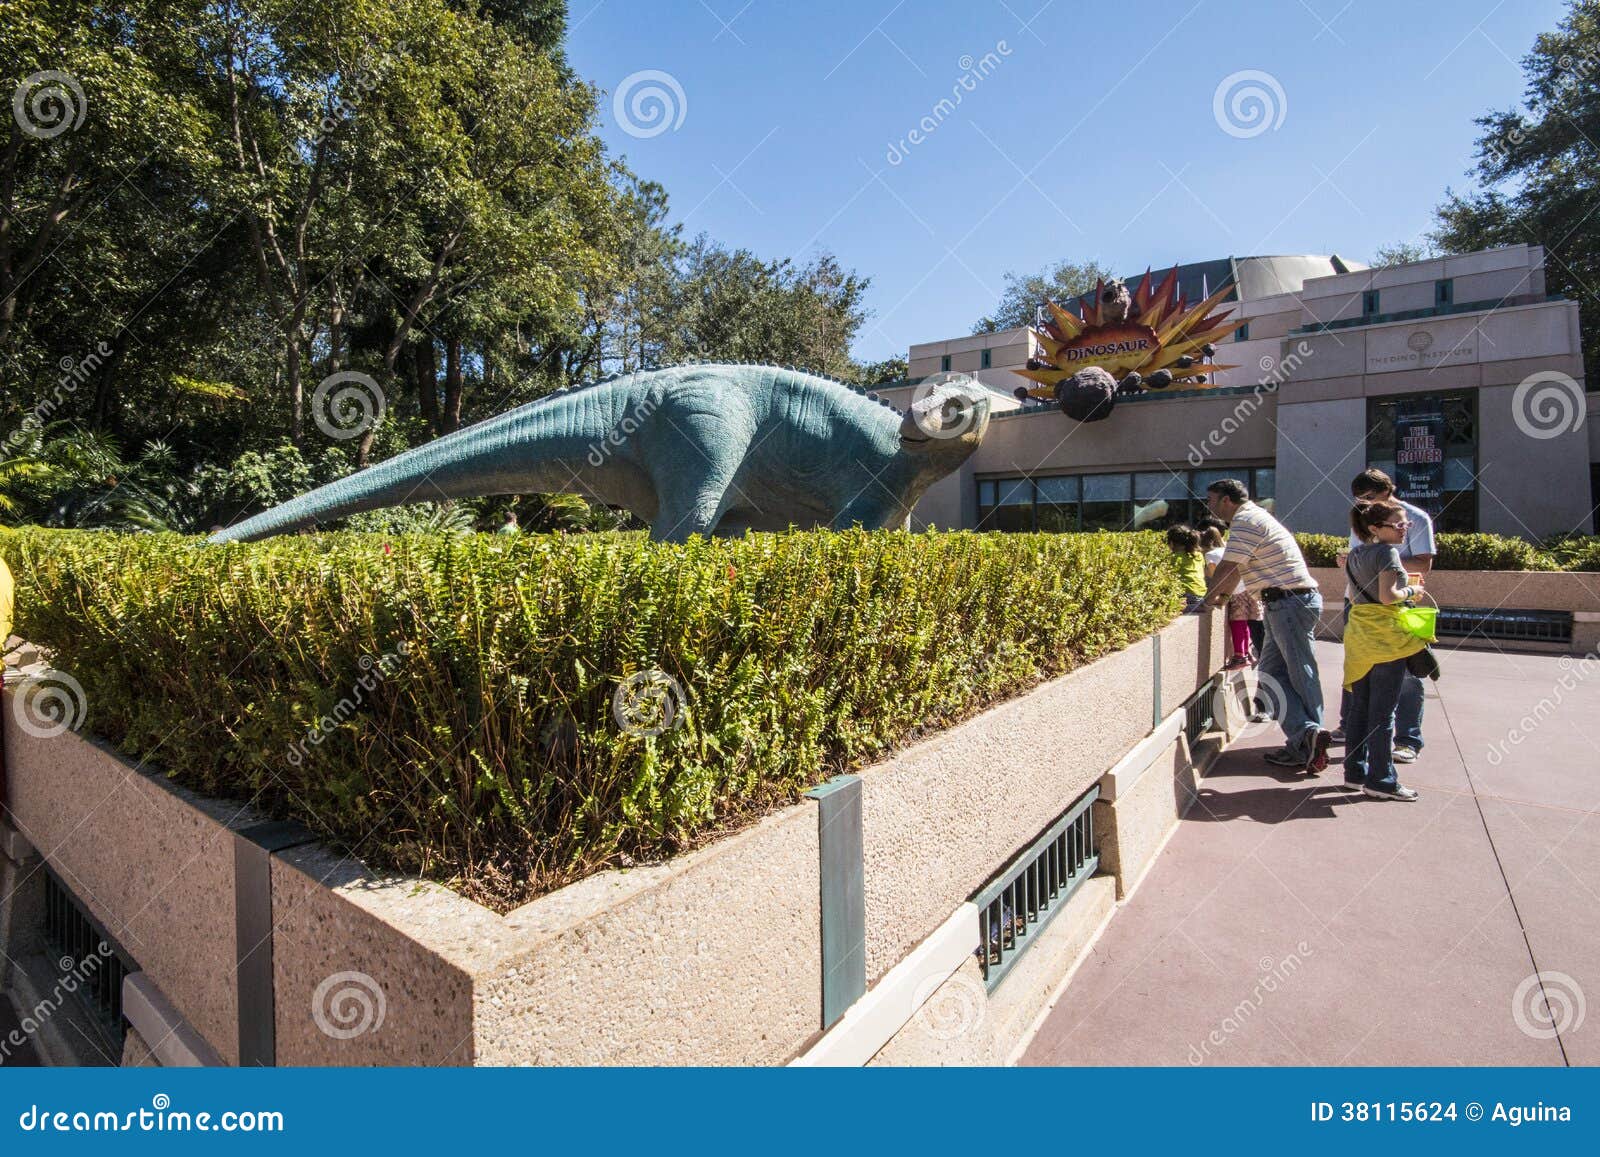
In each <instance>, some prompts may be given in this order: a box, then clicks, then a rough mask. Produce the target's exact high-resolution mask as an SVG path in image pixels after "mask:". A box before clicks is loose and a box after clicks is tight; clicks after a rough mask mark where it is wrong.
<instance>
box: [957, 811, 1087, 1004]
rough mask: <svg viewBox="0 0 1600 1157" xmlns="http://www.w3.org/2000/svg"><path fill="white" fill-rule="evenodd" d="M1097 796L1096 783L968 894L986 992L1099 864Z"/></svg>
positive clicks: (1003, 975)
mask: <svg viewBox="0 0 1600 1157" xmlns="http://www.w3.org/2000/svg"><path fill="white" fill-rule="evenodd" d="M1098 798H1100V787H1099V785H1098V784H1097V785H1095V786H1094V787H1092V788H1090V789H1089V790H1088V791H1087V792H1086V793H1084V795H1083V796H1082V797H1081V798H1080V799H1079V800H1078V801H1077V802H1076V803H1074V804H1073V805H1072V806H1071V807H1070V808H1068V809H1067V810H1066V812H1065V814H1063V815H1062V816H1061V818H1060V819H1058V820H1056V821H1055V822H1054V823H1052V824H1051V825H1050V826H1049V827H1048V828H1046V829H1045V830H1044V834H1042V835H1041V836H1040V837H1039V838H1038V839H1037V840H1035V841H1034V842H1033V843H1032V844H1031V845H1029V846H1028V847H1027V848H1026V849H1024V850H1023V851H1022V852H1021V853H1020V854H1019V855H1017V856H1016V857H1015V858H1013V859H1012V861H1011V862H1010V863H1009V864H1008V865H1007V866H1006V867H1005V868H1003V869H1002V870H1001V871H1000V874H999V875H997V876H996V877H995V878H994V879H993V880H991V881H990V882H989V883H987V884H985V885H984V886H983V887H982V888H980V889H979V890H978V892H977V893H976V894H975V895H974V896H973V897H972V902H973V903H974V904H976V905H977V906H978V959H979V961H980V962H981V964H982V967H983V980H984V984H985V985H986V986H987V987H988V989H989V991H991V992H993V991H994V988H995V986H996V985H998V984H999V983H1000V981H1001V980H1003V979H1004V978H1005V975H1006V973H1007V972H1009V971H1010V970H1011V967H1012V966H1013V965H1014V964H1016V962H1017V959H1018V957H1020V956H1021V955H1022V953H1023V952H1025V951H1026V950H1027V948H1028V946H1029V945H1031V944H1032V943H1033V942H1034V940H1036V939H1037V938H1038V935H1039V933H1040V932H1041V931H1042V930H1043V929H1044V926H1045V925H1046V924H1048V923H1049V922H1050V920H1051V919H1052V918H1053V917H1054V916H1055V914H1056V913H1057V912H1059V911H1061V909H1062V908H1064V907H1066V904H1067V900H1068V899H1070V898H1071V896H1072V894H1073V893H1074V892H1075V891H1077V890H1078V885H1080V884H1082V883H1083V882H1084V881H1085V880H1087V879H1088V878H1089V877H1090V876H1092V875H1094V873H1095V869H1097V868H1098V867H1099V866H1100V856H1099V853H1098V852H1097V851H1096V849H1095V839H1094V811H1093V808H1092V806H1091V805H1092V804H1093V803H1094V801H1095V800H1097V799H1098Z"/></svg>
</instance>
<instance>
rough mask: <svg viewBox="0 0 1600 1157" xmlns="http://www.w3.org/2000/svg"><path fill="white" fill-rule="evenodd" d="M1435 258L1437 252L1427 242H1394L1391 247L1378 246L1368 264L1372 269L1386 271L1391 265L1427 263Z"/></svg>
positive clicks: (1435, 248) (1432, 245) (1434, 247)
mask: <svg viewBox="0 0 1600 1157" xmlns="http://www.w3.org/2000/svg"><path fill="white" fill-rule="evenodd" d="M1437 256H1439V250H1438V248H1437V247H1436V246H1435V245H1434V244H1433V243H1432V242H1431V241H1429V240H1423V241H1421V242H1417V241H1396V242H1395V243H1394V244H1393V245H1380V246H1378V251H1377V252H1376V253H1374V254H1373V255H1372V261H1371V262H1370V264H1371V266H1372V268H1374V269H1386V268H1388V267H1389V266H1391V265H1410V264H1411V263H1412V262H1415V261H1427V260H1428V259H1429V258H1431V257H1437Z"/></svg>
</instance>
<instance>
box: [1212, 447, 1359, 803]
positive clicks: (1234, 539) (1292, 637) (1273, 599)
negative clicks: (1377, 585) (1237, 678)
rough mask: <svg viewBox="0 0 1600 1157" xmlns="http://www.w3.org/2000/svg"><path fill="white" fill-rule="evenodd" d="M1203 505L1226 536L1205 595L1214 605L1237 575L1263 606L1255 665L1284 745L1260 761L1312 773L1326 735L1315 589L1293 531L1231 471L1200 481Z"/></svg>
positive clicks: (1324, 753)
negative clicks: (1276, 710)
mask: <svg viewBox="0 0 1600 1157" xmlns="http://www.w3.org/2000/svg"><path fill="white" fill-rule="evenodd" d="M1206 506H1207V507H1209V508H1210V510H1211V513H1212V514H1214V515H1216V516H1217V517H1218V518H1221V519H1224V520H1225V521H1226V522H1227V523H1228V544H1227V546H1226V547H1224V548H1223V552H1222V561H1221V562H1220V563H1218V564H1217V569H1216V571H1215V572H1214V573H1213V574H1212V576H1211V586H1210V588H1209V592H1208V593H1207V595H1206V603H1207V604H1208V605H1210V606H1214V607H1220V606H1222V605H1223V604H1224V603H1226V602H1227V601H1228V599H1229V598H1230V597H1231V596H1232V594H1233V591H1234V587H1235V586H1236V585H1237V583H1238V581H1239V580H1240V579H1243V581H1244V587H1245V589H1246V590H1247V591H1250V592H1251V593H1252V594H1256V595H1259V596H1260V597H1261V602H1262V605H1263V608H1264V611H1265V622H1266V632H1265V633H1266V640H1265V642H1264V644H1263V645H1262V648H1261V661H1260V663H1259V664H1257V668H1256V669H1257V670H1258V671H1259V672H1260V673H1261V677H1262V679H1263V680H1264V681H1267V685H1268V687H1269V688H1272V690H1273V697H1274V698H1277V697H1279V696H1281V697H1282V699H1283V705H1282V706H1283V718H1282V719H1280V720H1279V723H1280V724H1281V725H1282V727H1283V738H1284V746H1283V747H1281V748H1278V749H1277V750H1276V751H1269V752H1267V754H1266V760H1267V762H1268V763H1273V764H1277V765H1278V766H1280V767H1298V768H1300V769H1302V770H1304V771H1305V773H1306V774H1307V775H1316V774H1317V773H1318V772H1319V771H1322V770H1324V769H1325V768H1326V767H1327V766H1328V744H1329V743H1330V742H1332V739H1333V736H1332V735H1331V734H1330V733H1329V732H1328V731H1326V730H1325V729H1324V728H1323V726H1322V681H1321V676H1320V674H1319V673H1318V671H1317V652H1316V647H1315V643H1316V630H1317V620H1318V619H1319V618H1321V616H1322V594H1321V592H1320V591H1318V590H1317V581H1316V580H1315V579H1314V578H1312V577H1311V571H1310V570H1309V569H1308V568H1307V567H1306V560H1305V556H1304V555H1303V554H1301V553H1300V546H1299V544H1298V543H1296V542H1295V540H1294V535H1292V534H1290V533H1289V531H1288V529H1287V528H1286V527H1285V526H1284V525H1283V524H1282V523H1280V522H1279V521H1278V520H1277V519H1275V518H1273V517H1272V515H1270V514H1268V513H1267V512H1266V511H1265V510H1263V509H1261V507H1259V506H1257V505H1256V504H1255V503H1254V502H1251V501H1250V492H1249V491H1248V490H1246V489H1245V485H1244V483H1243V482H1240V481H1239V480H1238V479H1236V478H1225V479H1223V480H1221V481H1219V482H1213V483H1212V484H1211V485H1210V486H1207V487H1206Z"/></svg>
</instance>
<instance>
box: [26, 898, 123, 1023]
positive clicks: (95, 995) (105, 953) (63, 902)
mask: <svg viewBox="0 0 1600 1157" xmlns="http://www.w3.org/2000/svg"><path fill="white" fill-rule="evenodd" d="M44 938H45V941H46V943H48V944H49V945H50V946H51V947H52V948H54V949H55V950H56V951H57V952H59V953H61V958H60V959H58V960H57V961H56V962H55V963H56V967H57V970H58V971H59V973H60V977H61V979H62V980H65V979H66V978H67V977H69V976H71V977H76V983H75V984H74V986H73V992H74V993H75V994H76V995H77V996H78V997H80V998H81V1002H82V1004H83V1006H84V1007H85V1008H86V1009H88V1011H90V1012H92V1013H93V1014H95V1015H96V1016H97V1017H99V1018H100V1020H101V1021H103V1022H104V1024H105V1027H106V1028H107V1029H109V1030H110V1031H111V1032H112V1033H113V1034H114V1035H120V1033H121V1030H122V980H123V977H125V976H127V975H128V973H129V972H135V971H137V968H136V967H135V966H133V964H132V962H131V961H130V960H129V958H128V956H127V954H126V953H124V952H123V951H122V949H121V947H120V946H119V945H118V944H117V942H116V941H115V940H113V939H112V938H111V937H110V936H109V935H107V934H106V931H105V929H103V928H101V927H100V925H99V923H98V922H97V921H96V920H95V919H94V917H92V916H90V915H89V913H88V911H87V910H86V909H85V908H84V906H83V905H82V903H80V902H79V900H78V898H77V896H75V895H73V894H72V890H71V889H70V888H68V887H67V886H66V885H65V884H63V883H62V882H61V879H60V878H59V877H58V876H57V875H56V874H55V872H54V871H52V870H50V869H49V868H46V869H45V872H44Z"/></svg>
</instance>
